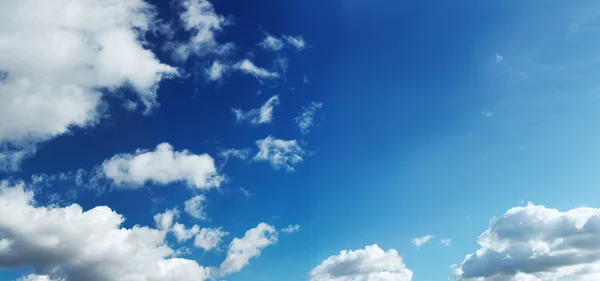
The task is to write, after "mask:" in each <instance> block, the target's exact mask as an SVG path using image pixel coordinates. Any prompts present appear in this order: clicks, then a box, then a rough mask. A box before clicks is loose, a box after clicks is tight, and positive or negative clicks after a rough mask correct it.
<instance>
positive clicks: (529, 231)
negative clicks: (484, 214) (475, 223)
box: [455, 203, 600, 281]
mask: <svg viewBox="0 0 600 281" xmlns="http://www.w3.org/2000/svg"><path fill="white" fill-rule="evenodd" d="M599 236H600V209H595V208H588V207H579V208H575V209H571V210H569V211H567V212H561V211H558V210H556V209H550V208H546V207H544V206H539V205H534V204H531V203H529V204H527V206H525V207H515V208H511V209H509V210H508V211H506V213H505V214H504V215H502V216H500V217H495V218H494V219H492V221H491V223H490V226H489V228H488V229H487V230H486V231H485V232H483V233H482V234H481V235H480V236H479V238H478V239H477V243H478V244H479V245H480V247H481V248H480V249H479V250H477V251H476V252H475V253H474V254H469V255H467V256H466V258H465V260H464V261H463V262H462V264H461V265H460V266H457V267H456V268H455V275H456V276H455V277H456V278H457V279H458V280H477V281H479V280H492V281H496V280H502V281H520V280H553V281H554V280H578V281H595V280H600V274H599V273H598V272H600V240H599V239H598V237H599Z"/></svg>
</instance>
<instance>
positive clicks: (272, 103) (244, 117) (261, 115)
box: [232, 95, 279, 125]
mask: <svg viewBox="0 0 600 281" xmlns="http://www.w3.org/2000/svg"><path fill="white" fill-rule="evenodd" d="M278 105H279V96H278V95H275V96H272V97H271V98H270V99H268V100H267V101H266V102H265V103H264V104H263V105H262V106H261V107H260V108H254V109H251V110H249V111H245V112H244V111H243V110H241V109H232V112H233V114H234V115H235V119H236V120H237V122H248V123H250V124H254V125H259V124H266V123H271V121H273V111H274V109H275V107H276V106H278Z"/></svg>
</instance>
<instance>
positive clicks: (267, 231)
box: [220, 223, 277, 275]
mask: <svg viewBox="0 0 600 281" xmlns="http://www.w3.org/2000/svg"><path fill="white" fill-rule="evenodd" d="M276 242H277V231H276V229H275V227H273V226H271V225H268V224H266V223H260V224H258V225H257V226H256V227H255V228H252V229H250V230H248V231H246V234H244V237H242V238H234V239H233V241H231V243H230V244H229V250H228V251H227V257H226V258H225V260H224V261H223V263H222V264H221V267H220V272H221V274H222V275H225V274H229V273H232V272H237V271H240V270H242V268H243V267H244V266H246V265H247V264H248V262H249V260H250V259H251V258H254V257H257V256H259V255H260V253H261V251H262V250H263V249H264V248H265V247H267V246H269V245H272V244H275V243H276Z"/></svg>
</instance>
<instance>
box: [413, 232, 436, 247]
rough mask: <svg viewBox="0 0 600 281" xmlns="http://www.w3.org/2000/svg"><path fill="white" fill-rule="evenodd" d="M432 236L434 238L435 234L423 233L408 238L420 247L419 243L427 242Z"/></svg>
mask: <svg viewBox="0 0 600 281" xmlns="http://www.w3.org/2000/svg"><path fill="white" fill-rule="evenodd" d="M433 238H435V235H425V236H423V237H417V238H413V239H412V240H410V242H411V243H413V244H415V246H417V247H420V246H421V245H423V244H425V243H427V242H429V241H430V240H431V239H433Z"/></svg>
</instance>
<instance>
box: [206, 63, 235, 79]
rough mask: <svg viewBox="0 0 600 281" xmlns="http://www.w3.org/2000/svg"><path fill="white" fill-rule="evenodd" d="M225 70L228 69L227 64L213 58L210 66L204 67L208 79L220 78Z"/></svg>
mask: <svg viewBox="0 0 600 281" xmlns="http://www.w3.org/2000/svg"><path fill="white" fill-rule="evenodd" d="M227 71H229V66H228V65H225V64H222V63H221V62H220V61H218V60H215V61H213V63H212V64H211V65H210V67H209V68H207V69H206V75H208V80H210V81H216V80H219V79H221V78H222V77H223V75H224V74H225V73H226V72H227Z"/></svg>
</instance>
